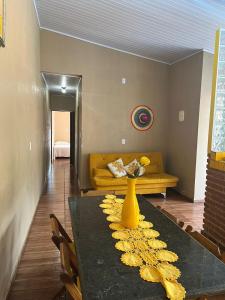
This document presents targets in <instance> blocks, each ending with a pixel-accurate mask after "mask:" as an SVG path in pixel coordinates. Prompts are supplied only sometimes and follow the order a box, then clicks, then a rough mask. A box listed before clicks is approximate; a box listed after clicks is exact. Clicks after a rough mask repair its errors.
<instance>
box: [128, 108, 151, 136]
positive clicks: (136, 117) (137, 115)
mask: <svg viewBox="0 0 225 300" xmlns="http://www.w3.org/2000/svg"><path fill="white" fill-rule="evenodd" d="M153 122H154V114H153V111H152V110H151V108H150V107H148V106H147V105H139V106H137V107H135V108H134V109H133V111H132V113H131V123H132V125H133V126H134V128H135V129H137V130H140V131H145V130H148V129H150V128H151V127H152V125H153Z"/></svg>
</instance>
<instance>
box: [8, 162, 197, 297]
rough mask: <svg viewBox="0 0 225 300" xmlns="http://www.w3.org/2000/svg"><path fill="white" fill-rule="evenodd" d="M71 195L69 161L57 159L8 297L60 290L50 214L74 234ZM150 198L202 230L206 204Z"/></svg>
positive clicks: (74, 190)
mask: <svg viewBox="0 0 225 300" xmlns="http://www.w3.org/2000/svg"><path fill="white" fill-rule="evenodd" d="M72 194H78V189H77V187H76V185H75V183H74V174H73V171H72V170H71V169H70V166H69V161H68V160H65V159H64V160H56V162H55V164H54V165H53V167H52V170H51V174H50V176H49V180H48V187H47V190H46V192H45V193H44V194H43V196H42V197H41V199H40V202H39V205H38V208H37V212H36V215H35V217H34V221H33V224H32V226H31V230H30V233H29V237H28V240H27V243H26V246H25V249H24V253H23V255H22V259H21V262H20V264H19V267H18V270H17V274H16V278H15V281H14V283H13V285H12V288H11V292H10V295H9V298H8V300H50V299H52V298H53V296H54V295H55V294H56V293H57V292H58V291H59V290H60V288H61V283H60V281H59V273H60V263H59V252H58V250H56V248H55V247H54V245H53V243H52V242H51V231H50V223H49V214H50V213H54V214H56V215H57V217H58V218H59V220H60V221H61V222H62V224H63V225H64V226H65V227H66V230H67V231H68V232H69V233H70V235H71V226H70V217H69V210H68V202H67V199H68V196H69V195H72ZM148 199H149V200H148V201H151V202H152V203H153V204H154V205H161V206H163V207H164V208H165V209H166V210H168V211H169V212H171V213H172V214H173V215H175V216H176V217H178V218H179V219H182V220H184V221H185V222H186V224H192V225H193V226H194V227H195V228H196V229H198V230H200V229H201V226H202V214H203V203H197V204H193V203H190V202H188V201H187V199H186V198H184V197H181V196H180V195H177V194H174V193H172V194H169V196H168V198H167V200H166V201H164V200H162V198H161V197H157V196H151V197H149V198H148Z"/></svg>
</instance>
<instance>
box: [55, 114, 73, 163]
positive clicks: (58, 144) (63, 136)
mask: <svg viewBox="0 0 225 300" xmlns="http://www.w3.org/2000/svg"><path fill="white" fill-rule="evenodd" d="M71 125H72V122H71V121H70V112H67V111H52V159H53V161H54V160H55V159H59V158H67V159H69V158H70V159H72V155H71V151H70V149H71V142H72V144H73V146H74V136H73V135H71V129H70V127H71ZM70 163H71V164H73V162H71V161H70Z"/></svg>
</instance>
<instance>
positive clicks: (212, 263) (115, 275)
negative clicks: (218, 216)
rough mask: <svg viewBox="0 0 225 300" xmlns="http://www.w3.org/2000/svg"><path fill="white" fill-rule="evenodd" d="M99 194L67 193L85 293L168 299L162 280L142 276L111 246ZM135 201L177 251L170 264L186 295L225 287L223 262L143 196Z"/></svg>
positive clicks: (115, 299) (119, 299)
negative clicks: (157, 281) (74, 194)
mask: <svg viewBox="0 0 225 300" xmlns="http://www.w3.org/2000/svg"><path fill="white" fill-rule="evenodd" d="M103 198H104V197H103V196H99V197H83V198H79V197H72V198H69V205H70V213H71V219H72V227H73V235H74V241H75V245H76V251H77V257H78V264H79V274H80V281H81V289H82V294H83V299H84V300H94V299H104V300H139V299H140V300H147V299H148V300H159V299H167V298H166V294H165V290H164V288H163V287H162V285H161V284H160V283H150V282H146V281H144V280H143V279H141V277H140V276H139V268H138V267H137V268H135V267H128V266H126V265H124V264H122V263H121V261H120V256H121V254H122V252H120V251H118V250H117V249H116V248H115V247H114V245H115V243H116V240H115V239H113V238H112V237H111V234H112V230H110V229H109V222H108V221H106V216H107V215H105V214H103V213H102V209H101V208H100V207H99V206H98V205H99V204H100V203H101V201H102V200H103ZM139 206H140V210H141V213H142V214H144V215H145V217H146V220H148V221H151V222H153V224H154V229H156V230H158V231H159V232H160V239H162V240H163V241H165V242H166V243H167V245H168V250H171V251H174V252H176V253H177V254H178V256H179V260H178V261H177V262H176V263H174V265H176V266H177V267H178V268H179V269H180V271H181V277H180V278H179V282H180V283H182V284H183V286H184V287H185V289H186V292H187V294H186V296H187V299H189V298H196V297H197V296H200V295H203V294H204V295H205V294H207V295H214V294H222V293H225V264H223V263H222V262H221V261H220V260H219V259H217V258H216V257H215V256H214V255H213V254H211V253H210V252H209V251H208V250H207V249H205V248H204V247H202V246H201V245H200V244H199V243H198V242H196V241H195V240H194V239H192V238H191V237H190V236H189V235H188V234H187V233H185V232H184V231H183V230H182V229H181V228H179V227H178V226H177V225H176V224H175V223H174V222H172V221H171V220H170V219H168V218H167V217H166V216H165V215H163V214H162V213H161V212H160V211H159V210H158V209H156V208H154V206H153V205H151V204H150V203H149V202H147V201H146V200H144V198H142V197H139Z"/></svg>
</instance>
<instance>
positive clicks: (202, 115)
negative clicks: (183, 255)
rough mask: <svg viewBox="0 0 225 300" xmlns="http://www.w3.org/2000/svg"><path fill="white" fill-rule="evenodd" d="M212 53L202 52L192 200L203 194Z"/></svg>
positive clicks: (202, 197)
mask: <svg viewBox="0 0 225 300" xmlns="http://www.w3.org/2000/svg"><path fill="white" fill-rule="evenodd" d="M212 70H213V55H212V54H210V53H206V52H203V66H202V82H201V95H200V106H199V120H198V137H197V153H196V169H195V186H194V200H195V201H198V200H202V199H204V196H205V186H206V166H207V155H208V134H209V119H210V104H211V89H212Z"/></svg>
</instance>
